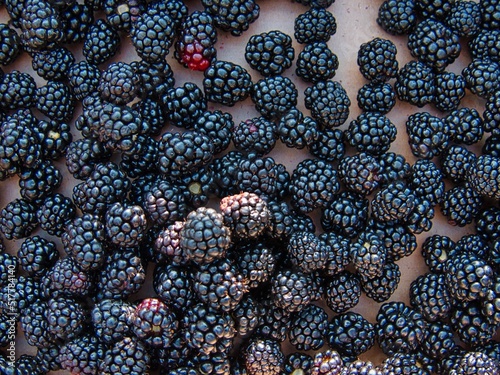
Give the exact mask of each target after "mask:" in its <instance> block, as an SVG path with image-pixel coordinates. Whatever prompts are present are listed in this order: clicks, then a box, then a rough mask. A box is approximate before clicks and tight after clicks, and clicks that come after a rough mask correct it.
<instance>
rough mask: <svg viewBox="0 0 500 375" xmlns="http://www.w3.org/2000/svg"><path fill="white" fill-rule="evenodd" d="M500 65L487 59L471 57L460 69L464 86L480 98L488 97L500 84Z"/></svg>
mask: <svg viewBox="0 0 500 375" xmlns="http://www.w3.org/2000/svg"><path fill="white" fill-rule="evenodd" d="M499 69H500V65H499V64H497V63H496V62H494V61H491V60H489V59H473V60H472V61H471V62H470V63H469V65H467V66H466V67H465V68H463V70H462V75H463V77H464V79H465V86H466V87H467V88H468V89H469V90H470V91H471V92H472V93H473V94H475V95H477V96H479V97H480V98H485V99H488V98H489V97H491V96H492V95H494V93H495V92H496V91H497V89H498V88H499V86H500V76H499V73H498V72H499Z"/></svg>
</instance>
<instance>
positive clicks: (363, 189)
mask: <svg viewBox="0 0 500 375" xmlns="http://www.w3.org/2000/svg"><path fill="white" fill-rule="evenodd" d="M381 173H382V170H381V168H380V164H379V162H378V161H377V159H375V157H373V156H371V155H370V154H367V153H365V152H360V153H356V154H354V155H352V156H345V157H343V158H342V159H340V161H339V167H338V174H339V178H340V181H341V182H342V183H343V184H344V186H345V187H346V188H347V190H349V191H352V192H354V193H358V194H360V195H362V196H367V195H369V194H370V193H372V192H373V191H374V190H375V189H377V188H378V186H379V183H380V182H379V181H380V178H381Z"/></svg>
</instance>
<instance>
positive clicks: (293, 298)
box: [271, 269, 318, 312]
mask: <svg viewBox="0 0 500 375" xmlns="http://www.w3.org/2000/svg"><path fill="white" fill-rule="evenodd" d="M317 283H318V280H316V276H314V275H311V274H305V273H303V272H302V271H299V270H291V269H283V270H281V271H278V272H277V273H276V274H275V275H273V277H272V278H271V285H272V287H271V293H272V296H271V298H272V300H273V302H274V304H275V305H276V306H277V307H281V308H283V309H286V310H287V311H289V312H297V311H300V310H302V309H303V308H304V307H306V306H307V305H309V304H310V303H311V302H312V301H313V300H315V299H316V294H315V293H316V290H317V288H318V285H317Z"/></svg>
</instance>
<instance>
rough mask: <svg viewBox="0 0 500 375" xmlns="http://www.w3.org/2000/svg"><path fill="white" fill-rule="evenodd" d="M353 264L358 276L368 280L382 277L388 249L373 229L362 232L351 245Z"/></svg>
mask: <svg viewBox="0 0 500 375" xmlns="http://www.w3.org/2000/svg"><path fill="white" fill-rule="evenodd" d="M350 257H351V262H352V263H353V265H354V268H355V269H356V271H357V273H358V275H360V277H362V278H363V277H364V278H367V279H370V278H373V277H379V276H381V275H382V270H383V266H384V264H385V263H386V260H387V249H386V248H385V246H384V245H383V244H382V240H381V239H380V238H379V236H378V235H377V234H376V233H375V232H374V231H373V230H371V229H367V230H365V231H363V232H361V233H360V234H359V236H358V238H357V240H356V241H354V242H352V243H351V245H350Z"/></svg>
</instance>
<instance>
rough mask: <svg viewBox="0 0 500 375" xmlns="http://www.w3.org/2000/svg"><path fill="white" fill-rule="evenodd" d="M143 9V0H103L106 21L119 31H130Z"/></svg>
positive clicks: (144, 5)
mask: <svg viewBox="0 0 500 375" xmlns="http://www.w3.org/2000/svg"><path fill="white" fill-rule="evenodd" d="M145 9H146V3H145V1H143V0H104V13H105V15H106V22H107V23H109V25H110V26H111V27H113V28H115V29H116V30H120V31H126V32H130V29H131V28H132V25H133V24H135V23H136V22H137V21H138V19H139V17H140V16H141V14H143V13H144V12H145Z"/></svg>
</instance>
